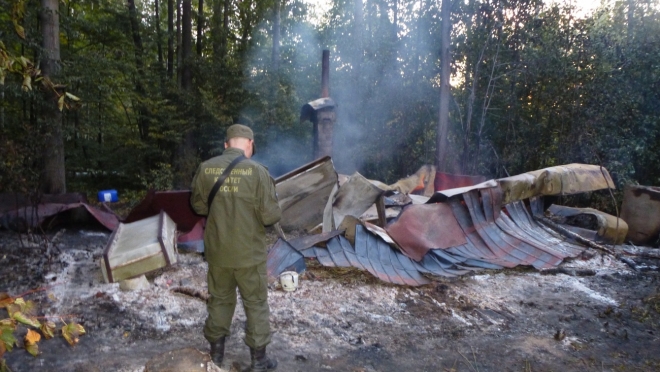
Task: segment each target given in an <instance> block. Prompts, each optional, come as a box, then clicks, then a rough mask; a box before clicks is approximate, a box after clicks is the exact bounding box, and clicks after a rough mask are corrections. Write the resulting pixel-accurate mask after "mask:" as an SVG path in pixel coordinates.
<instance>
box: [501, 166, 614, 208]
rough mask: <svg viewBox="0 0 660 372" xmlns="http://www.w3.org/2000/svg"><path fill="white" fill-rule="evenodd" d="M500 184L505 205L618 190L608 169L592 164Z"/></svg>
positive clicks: (503, 180)
mask: <svg viewBox="0 0 660 372" xmlns="http://www.w3.org/2000/svg"><path fill="white" fill-rule="evenodd" d="M497 181H498V183H499V185H500V187H501V188H502V191H503V193H504V196H503V202H504V204H508V203H511V202H514V201H518V200H524V199H529V198H531V197H534V196H541V195H571V194H577V193H582V192H587V191H595V190H602V189H608V188H612V189H613V188H615V187H614V181H612V177H611V176H610V174H609V172H608V171H607V169H605V168H603V167H600V166H597V165H590V164H568V165H561V166H556V167H549V168H544V169H539V170H535V171H532V172H527V173H523V174H519V175H517V176H512V177H507V178H500V179H498V180H497Z"/></svg>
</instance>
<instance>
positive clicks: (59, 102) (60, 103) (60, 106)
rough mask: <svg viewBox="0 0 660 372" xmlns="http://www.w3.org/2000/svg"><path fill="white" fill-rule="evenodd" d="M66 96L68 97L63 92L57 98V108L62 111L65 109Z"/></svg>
mask: <svg viewBox="0 0 660 372" xmlns="http://www.w3.org/2000/svg"><path fill="white" fill-rule="evenodd" d="M64 97H66V96H65V95H64V94H63V95H61V96H60V98H59V99H58V100H57V108H58V109H60V111H62V110H63V109H64Z"/></svg>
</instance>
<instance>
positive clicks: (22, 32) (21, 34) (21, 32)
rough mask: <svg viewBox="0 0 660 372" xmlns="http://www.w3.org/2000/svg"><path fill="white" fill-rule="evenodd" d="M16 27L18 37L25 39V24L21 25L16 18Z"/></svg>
mask: <svg viewBox="0 0 660 372" xmlns="http://www.w3.org/2000/svg"><path fill="white" fill-rule="evenodd" d="M14 29H15V30H16V34H17V35H18V37H20V38H21V39H23V40H25V29H24V28H23V26H21V25H19V24H18V22H16V21H15V20H14Z"/></svg>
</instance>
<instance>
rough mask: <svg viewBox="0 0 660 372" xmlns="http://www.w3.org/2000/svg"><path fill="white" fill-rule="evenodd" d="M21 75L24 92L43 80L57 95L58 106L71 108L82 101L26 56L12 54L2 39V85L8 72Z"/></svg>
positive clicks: (0, 45) (0, 47)
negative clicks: (42, 71)
mask: <svg viewBox="0 0 660 372" xmlns="http://www.w3.org/2000/svg"><path fill="white" fill-rule="evenodd" d="M10 73H11V74H16V75H21V77H22V84H21V89H23V91H24V92H28V91H31V90H32V83H33V82H34V83H36V82H41V83H42V84H43V86H44V88H45V89H47V90H52V91H53V92H54V94H55V95H56V96H57V108H58V109H59V110H60V111H62V110H63V109H64V108H65V107H66V108H67V109H71V108H72V107H73V105H74V104H76V103H78V102H80V98H78V97H76V96H75V95H73V94H71V93H69V92H66V91H64V90H63V88H64V86H63V85H58V84H55V83H53V82H52V81H51V80H50V78H48V76H43V75H42V74H41V70H40V69H39V68H38V67H37V66H35V65H34V63H33V62H32V61H30V60H29V59H27V58H25V57H24V56H15V55H12V54H11V53H10V52H9V51H7V48H6V47H5V44H4V43H3V42H2V41H0V85H4V84H5V79H6V77H7V75H8V74H10Z"/></svg>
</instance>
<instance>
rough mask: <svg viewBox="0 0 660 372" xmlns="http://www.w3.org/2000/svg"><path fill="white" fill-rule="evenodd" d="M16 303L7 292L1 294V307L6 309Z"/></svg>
mask: <svg viewBox="0 0 660 372" xmlns="http://www.w3.org/2000/svg"><path fill="white" fill-rule="evenodd" d="M13 303H14V299H13V298H12V297H11V296H10V295H9V294H8V293H5V292H0V307H5V306H7V305H11V304H13Z"/></svg>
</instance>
